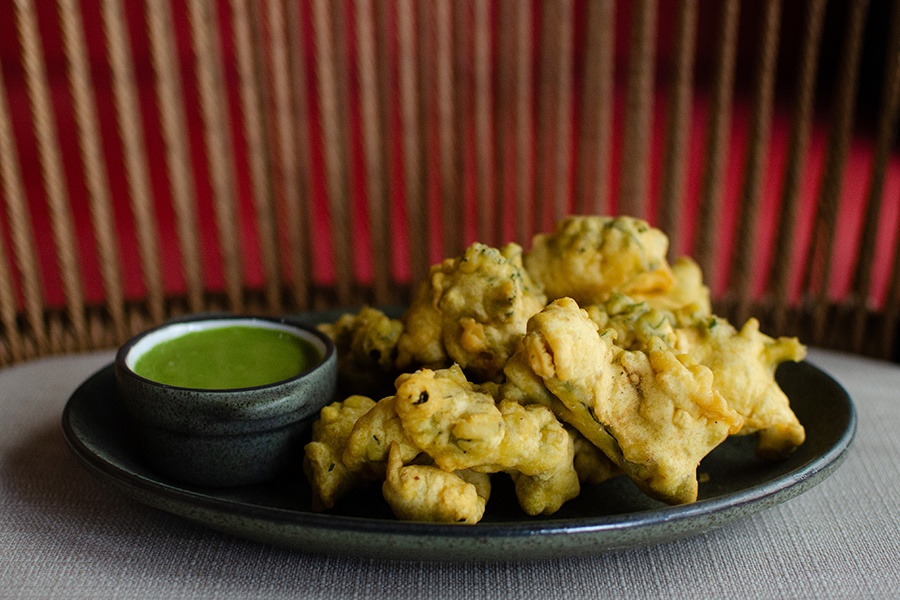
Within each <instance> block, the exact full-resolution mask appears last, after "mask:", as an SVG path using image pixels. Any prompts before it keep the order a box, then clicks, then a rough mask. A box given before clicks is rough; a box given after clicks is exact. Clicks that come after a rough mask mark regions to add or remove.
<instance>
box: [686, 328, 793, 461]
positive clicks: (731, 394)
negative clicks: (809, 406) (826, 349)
mask: <svg viewBox="0 0 900 600" xmlns="http://www.w3.org/2000/svg"><path fill="white" fill-rule="evenodd" d="M677 336H678V341H677V343H676V345H675V346H676V348H678V349H679V350H680V351H682V352H686V353H688V354H690V355H691V356H692V357H694V359H695V360H697V362H699V363H700V364H703V365H706V366H707V367H709V368H710V369H711V370H712V373H713V376H714V378H715V384H714V385H715V387H716V389H717V390H718V391H719V392H720V393H721V394H722V396H723V397H724V398H725V400H726V401H727V402H728V405H729V406H731V407H732V408H733V409H734V410H736V411H737V412H738V413H739V414H740V415H741V416H742V417H743V419H744V425H743V427H742V428H741V430H740V432H739V434H742V435H745V434H752V433H757V434H758V435H759V441H758V444H757V448H756V453H757V455H758V456H759V457H761V458H765V459H769V460H780V459H783V458H785V457H787V456H788V455H789V454H791V453H792V452H793V451H794V450H796V449H797V447H798V446H800V444H802V443H803V442H804V440H805V439H806V431H805V429H804V427H803V425H801V424H800V421H799V420H798V419H797V415H795V414H794V411H793V410H791V406H790V401H789V400H788V397H787V395H785V393H784V391H783V390H782V389H781V387H779V385H778V382H777V381H776V380H775V369H776V368H777V367H778V365H779V364H781V363H783V362H786V361H799V360H803V358H804V357H805V356H806V347H805V346H803V344H801V343H800V342H799V341H798V340H797V338H789V337H781V338H778V339H773V338H771V337H769V336H768V335H766V334H764V333H762V332H761V331H760V330H759V321H757V320H756V319H749V320H748V321H747V322H746V323H745V324H744V326H743V327H742V328H741V329H740V330H737V329H735V327H734V326H733V325H731V324H730V323H729V322H728V321H727V320H725V319H723V318H720V317H712V318H709V319H702V320H699V321H697V322H695V323H694V324H693V325H690V326H683V327H679V328H678V329H677Z"/></svg>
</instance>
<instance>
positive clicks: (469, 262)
mask: <svg viewBox="0 0 900 600" xmlns="http://www.w3.org/2000/svg"><path fill="white" fill-rule="evenodd" d="M545 303H546V298H545V296H544V294H543V293H542V292H541V290H540V287H539V286H538V285H537V284H535V282H534V281H533V280H532V279H531V277H530V275H529V274H528V272H526V271H525V269H524V267H523V265H522V249H521V247H519V246H518V245H517V244H507V245H506V246H504V247H503V248H501V249H497V248H492V247H490V246H485V245H484V244H478V243H476V244H472V245H471V246H469V247H468V248H467V249H466V251H465V252H464V253H463V254H462V255H461V256H459V257H457V258H450V259H447V260H445V261H443V262H442V263H440V264H437V265H434V266H432V267H431V269H430V271H429V274H428V278H427V280H426V281H425V282H423V283H422V284H421V285H420V287H419V288H418V291H417V292H416V294H415V297H414V299H413V301H412V303H411V304H410V307H409V309H408V310H407V311H406V313H404V316H403V324H404V331H403V333H402V334H401V335H400V338H399V340H398V346H397V347H398V357H397V364H398V366H399V367H401V368H402V369H404V370H412V369H414V368H418V367H428V368H444V367H449V366H450V365H451V364H454V363H456V364H458V365H460V366H461V367H462V368H463V369H464V370H465V371H466V372H467V373H469V374H470V375H471V376H473V377H474V378H475V379H477V380H481V381H485V380H490V379H493V378H494V377H496V376H497V375H498V374H499V373H500V372H501V371H502V370H503V366H504V365H505V364H506V361H507V360H508V359H509V357H510V356H511V355H512V353H513V352H514V351H515V349H516V346H517V345H518V343H519V340H520V339H521V337H522V335H523V334H524V333H525V324H526V322H527V321H528V318H529V317H531V315H533V314H534V313H536V312H538V311H539V310H540V309H541V308H543V306H544V304H545Z"/></svg>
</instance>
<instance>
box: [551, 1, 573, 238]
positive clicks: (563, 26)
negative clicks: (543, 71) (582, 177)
mask: <svg viewBox="0 0 900 600" xmlns="http://www.w3.org/2000/svg"><path fill="white" fill-rule="evenodd" d="M558 10H559V30H558V36H559V37H558V43H559V46H558V50H557V65H556V70H557V74H558V75H557V82H556V86H557V89H558V92H557V106H556V131H555V135H556V139H555V142H554V146H555V148H556V153H555V155H554V156H553V161H554V162H553V179H552V180H551V181H552V182H553V184H554V191H553V200H554V203H553V220H554V221H560V220H562V218H563V216H565V215H566V214H568V212H569V200H570V198H569V179H570V173H569V156H570V151H571V147H570V141H569V138H570V133H571V128H572V61H573V54H574V52H575V49H574V48H573V41H574V40H573V32H572V27H573V24H572V18H573V16H574V6H573V3H572V0H561V1H560V2H559V6H558Z"/></svg>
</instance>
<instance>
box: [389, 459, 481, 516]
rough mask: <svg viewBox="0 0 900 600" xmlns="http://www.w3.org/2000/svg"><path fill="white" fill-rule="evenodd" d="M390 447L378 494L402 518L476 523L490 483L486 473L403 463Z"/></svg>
mask: <svg viewBox="0 0 900 600" xmlns="http://www.w3.org/2000/svg"><path fill="white" fill-rule="evenodd" d="M401 454H402V453H401V451H400V450H399V448H398V446H397V445H396V444H395V445H393V446H392V447H391V450H390V453H389V460H388V465H387V474H386V479H385V481H384V484H382V488H381V489H382V494H383V495H384V499H385V500H387V502H388V504H389V505H390V507H391V510H393V511H394V514H395V515H396V516H397V518H399V519H402V520H404V521H428V522H437V523H477V522H478V521H480V520H481V517H482V516H483V515H484V508H485V505H486V504H487V500H488V497H489V496H490V491H491V483H490V476H489V475H488V474H487V473H475V472H472V471H457V472H451V471H444V470H442V469H440V468H438V467H434V466H430V465H404V461H403V459H402V457H401Z"/></svg>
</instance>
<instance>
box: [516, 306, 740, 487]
mask: <svg viewBox="0 0 900 600" xmlns="http://www.w3.org/2000/svg"><path fill="white" fill-rule="evenodd" d="M605 333H606V335H600V334H599V333H598V331H597V325H596V324H595V323H594V322H593V321H591V320H590V319H589V318H588V316H587V313H586V312H585V311H583V310H581V309H580V308H579V307H578V305H577V304H576V303H575V302H574V301H573V300H571V299H568V298H565V299H561V300H557V301H554V302H553V303H551V304H550V305H549V306H548V307H547V308H546V309H545V310H543V311H542V312H541V313H539V314H538V315H535V316H534V317H533V318H532V319H531V320H530V321H529V325H528V333H527V334H526V335H525V338H524V339H523V341H522V345H521V347H520V350H519V352H522V353H524V361H525V362H526V363H527V364H528V365H529V366H530V367H531V369H532V370H533V371H534V372H535V374H536V375H537V376H539V377H540V378H541V379H542V380H543V382H544V385H545V386H546V387H547V389H548V390H549V391H550V392H551V393H552V395H553V396H554V397H555V398H556V399H557V400H558V402H556V401H551V402H552V404H553V408H554V411H555V412H557V416H559V417H560V418H561V419H563V420H565V421H567V422H569V423H570V424H571V425H572V426H574V427H575V428H576V429H578V430H579V431H580V432H581V433H582V435H584V436H585V437H586V438H588V439H589V440H590V441H591V442H592V443H594V444H595V445H596V446H598V447H599V448H600V449H601V450H603V452H604V453H605V454H606V455H607V456H608V457H609V458H610V459H611V460H612V461H613V462H615V463H616V464H617V465H618V466H619V467H620V468H621V469H622V470H623V471H624V472H625V474H627V475H628V476H629V477H630V478H631V479H632V480H634V481H635V483H637V484H638V485H639V486H640V487H641V488H642V489H644V491H645V492H647V493H648V494H650V495H651V496H654V497H656V498H658V499H660V500H663V501H665V502H669V503H673V504H675V503H685V502H692V501H694V500H696V498H697V477H696V470H697V465H698V464H699V462H700V460H701V459H702V458H703V457H704V456H706V454H708V453H709V452H710V451H711V450H712V449H713V448H715V447H716V446H717V445H718V444H719V443H720V442H722V440H724V439H725V438H726V437H727V436H728V435H729V434H730V433H735V432H737V431H738V430H739V429H740V427H741V423H742V419H741V417H740V416H739V415H738V414H737V413H736V412H735V411H734V410H732V409H730V408H729V407H728V406H727V404H726V403H725V401H724V399H723V398H722V397H721V395H719V394H718V392H716V391H715V390H714V389H713V385H712V383H713V376H712V372H711V371H710V370H709V369H708V368H706V367H703V366H702V365H699V364H697V363H696V362H694V361H692V360H691V359H690V358H689V357H688V356H686V355H683V354H676V353H675V352H673V351H672V349H671V348H669V347H668V346H667V345H666V344H665V343H664V342H663V341H662V340H660V339H659V338H655V339H654V340H651V343H650V347H649V348H648V350H647V352H640V351H634V352H631V351H626V350H622V349H621V348H619V347H617V346H616V345H615V344H614V343H613V342H612V338H614V337H615V336H614V334H612V332H611V331H609V330H607V332H605Z"/></svg>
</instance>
